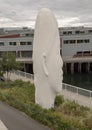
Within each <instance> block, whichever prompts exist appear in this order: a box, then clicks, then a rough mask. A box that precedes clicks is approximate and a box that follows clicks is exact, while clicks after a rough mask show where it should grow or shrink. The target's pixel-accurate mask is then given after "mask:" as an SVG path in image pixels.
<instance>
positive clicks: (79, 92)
mask: <svg viewBox="0 0 92 130" xmlns="http://www.w3.org/2000/svg"><path fill="white" fill-rule="evenodd" d="M13 73H14V74H15V75H17V79H25V81H32V82H33V80H34V75H33V74H30V73H26V72H23V71H19V70H18V71H13ZM62 89H63V90H64V91H67V92H72V93H75V94H77V95H83V96H85V97H88V98H90V99H92V91H91V90H87V89H83V88H80V87H76V86H74V85H69V84H66V83H63V85H62Z"/></svg>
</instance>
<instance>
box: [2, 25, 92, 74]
mask: <svg viewBox="0 0 92 130" xmlns="http://www.w3.org/2000/svg"><path fill="white" fill-rule="evenodd" d="M59 34H60V47H61V49H60V52H61V55H62V58H63V61H64V68H65V71H66V69H67V68H71V69H70V71H71V70H72V72H74V68H76V67H74V66H75V64H77V71H79V70H81V69H80V68H82V67H81V66H82V65H81V66H80V62H82V63H89V70H92V65H91V64H92V62H91V59H90V60H89V62H88V61H87V60H86V61H85V60H84V59H85V57H88V58H91V56H92V27H67V28H59ZM33 38H34V30H33V29H29V28H26V27H24V28H10V29H5V28H1V29H0V58H1V57H2V55H3V53H4V52H12V53H14V54H15V56H16V60H18V61H20V62H21V63H22V64H23V65H24V71H27V72H30V73H32V48H33ZM78 58H79V59H78ZM80 58H81V60H80ZM69 64H70V65H69ZM68 66H69V67H68ZM30 68H31V69H30ZM86 68H88V67H87V66H86ZM67 70H68V69H67ZM87 70H88V69H87Z"/></svg>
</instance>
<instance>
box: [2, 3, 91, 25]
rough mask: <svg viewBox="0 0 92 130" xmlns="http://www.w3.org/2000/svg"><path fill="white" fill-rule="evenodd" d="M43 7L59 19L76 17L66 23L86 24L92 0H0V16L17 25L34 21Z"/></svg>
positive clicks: (89, 18) (89, 20) (88, 22)
mask: <svg viewBox="0 0 92 130" xmlns="http://www.w3.org/2000/svg"><path fill="white" fill-rule="evenodd" d="M44 7H47V8H50V9H51V10H52V11H53V12H54V14H55V16H56V18H57V19H61V21H62V20H63V21H64V20H66V19H68V18H69V19H72V18H75V17H76V18H78V20H75V21H71V22H69V23H68V25H69V24H77V23H78V25H79V23H80V24H85V25H88V24H91V22H92V17H91V12H92V0H53V1H51V0H39V1H38V0H16V1H14V0H0V18H2V17H3V18H7V19H10V20H11V21H13V22H14V23H15V24H16V23H17V24H18V22H19V25H21V23H23V22H27V21H28V23H29V22H34V21H35V19H36V16H37V13H38V11H39V10H40V9H41V8H44ZM65 22H67V21H65ZM6 24H7V22H6ZM0 25H1V24H0ZM91 25H92V24H91Z"/></svg>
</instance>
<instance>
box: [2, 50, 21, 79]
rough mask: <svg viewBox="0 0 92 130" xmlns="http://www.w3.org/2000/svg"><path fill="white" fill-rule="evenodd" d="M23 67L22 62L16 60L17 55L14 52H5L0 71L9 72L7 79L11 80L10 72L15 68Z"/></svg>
mask: <svg viewBox="0 0 92 130" xmlns="http://www.w3.org/2000/svg"><path fill="white" fill-rule="evenodd" d="M20 68H22V66H21V64H20V63H19V62H18V61H16V57H15V55H14V54H13V53H12V52H5V53H4V54H3V56H2V58H1V59H0V73H1V74H2V75H3V74H4V73H6V74H7V80H10V74H11V71H13V70H18V69H20Z"/></svg>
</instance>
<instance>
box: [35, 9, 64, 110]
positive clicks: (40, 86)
mask: <svg viewBox="0 0 92 130" xmlns="http://www.w3.org/2000/svg"><path fill="white" fill-rule="evenodd" d="M62 66H63V62H62V59H61V56H60V38H59V32H58V26H57V22H56V19H55V17H54V15H53V14H52V12H51V11H50V10H49V9H42V10H41V11H40V12H39V14H38V16H37V21H36V27H35V33H34V43H33V71H34V84H35V88H36V92H35V101H36V103H38V104H39V105H41V106H42V107H44V108H50V107H53V105H54V99H55V96H56V95H57V93H59V92H60V91H61V90H62V80H63V76H62V75H63V72H62Z"/></svg>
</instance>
